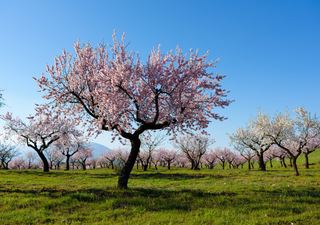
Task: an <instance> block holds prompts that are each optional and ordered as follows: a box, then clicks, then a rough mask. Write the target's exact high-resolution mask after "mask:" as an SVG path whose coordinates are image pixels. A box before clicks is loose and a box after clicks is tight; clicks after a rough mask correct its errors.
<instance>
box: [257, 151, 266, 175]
mask: <svg viewBox="0 0 320 225" xmlns="http://www.w3.org/2000/svg"><path fill="white" fill-rule="evenodd" d="M258 157H259V168H260V170H261V171H266V164H264V161H263V153H260V155H258Z"/></svg>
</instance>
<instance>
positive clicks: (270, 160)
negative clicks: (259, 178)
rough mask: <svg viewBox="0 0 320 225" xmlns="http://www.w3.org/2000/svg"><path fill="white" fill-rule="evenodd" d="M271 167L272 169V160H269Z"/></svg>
mask: <svg viewBox="0 0 320 225" xmlns="http://www.w3.org/2000/svg"><path fill="white" fill-rule="evenodd" d="M269 162H270V167H271V168H272V159H269Z"/></svg>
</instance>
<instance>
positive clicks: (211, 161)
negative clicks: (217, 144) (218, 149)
mask: <svg viewBox="0 0 320 225" xmlns="http://www.w3.org/2000/svg"><path fill="white" fill-rule="evenodd" d="M203 157H204V160H205V164H206V165H207V166H208V167H209V169H213V167H214V166H215V164H216V162H217V160H218V158H217V155H216V153H215V152H214V151H213V150H212V149H211V150H210V151H209V152H206V153H205V154H204V155H203Z"/></svg>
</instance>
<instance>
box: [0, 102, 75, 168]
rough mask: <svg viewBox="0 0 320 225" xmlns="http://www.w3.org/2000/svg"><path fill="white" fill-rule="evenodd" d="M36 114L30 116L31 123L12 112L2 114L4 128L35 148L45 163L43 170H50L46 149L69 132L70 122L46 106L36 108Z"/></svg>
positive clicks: (22, 142) (24, 143)
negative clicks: (13, 114)
mask: <svg viewBox="0 0 320 225" xmlns="http://www.w3.org/2000/svg"><path fill="white" fill-rule="evenodd" d="M36 111H37V113H36V116H30V117H28V120H29V124H26V123H25V122H23V121H22V120H21V119H20V118H19V117H16V118H13V117H12V113H7V114H6V115H2V116H1V117H0V118H1V119H2V120H4V121H6V123H7V124H6V125H5V126H4V130H5V131H6V132H7V134H8V135H15V136H17V137H18V139H17V140H18V142H19V143H21V144H23V145H27V146H28V147H31V148H33V149H34V150H35V151H36V152H37V153H38V155H39V157H40V158H41V160H42V163H43V172H49V164H48V160H47V158H46V157H45V155H44V150H45V149H47V148H48V147H49V146H50V145H51V144H52V143H54V142H55V141H57V140H58V139H59V138H60V136H62V135H64V134H66V133H68V127H69V124H70V123H71V122H69V123H67V119H66V118H65V117H61V116H59V114H58V113H55V112H52V111H49V110H48V109H46V108H42V107H38V108H36Z"/></svg>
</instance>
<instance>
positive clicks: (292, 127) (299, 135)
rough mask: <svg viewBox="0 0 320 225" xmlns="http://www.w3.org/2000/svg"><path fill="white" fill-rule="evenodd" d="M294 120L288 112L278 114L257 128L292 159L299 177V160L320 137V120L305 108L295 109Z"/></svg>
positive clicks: (263, 121) (262, 122)
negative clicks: (305, 150)
mask: <svg viewBox="0 0 320 225" xmlns="http://www.w3.org/2000/svg"><path fill="white" fill-rule="evenodd" d="M294 112H295V114H296V116H295V117H294V118H293V119H292V118H291V117H290V115H289V113H288V112H287V111H285V113H284V114H282V113H276V115H275V117H274V118H273V119H272V120H270V119H266V120H262V121H261V122H260V123H259V124H257V126H256V128H257V129H259V130H260V132H263V133H264V134H265V135H268V136H269V137H270V138H271V139H272V141H273V142H274V143H275V144H276V145H277V146H279V147H280V148H281V149H283V150H284V151H286V152H287V154H288V155H289V157H291V158H292V164H293V168H294V171H295V175H297V176H298V175H299V172H298V167H297V158H298V157H299V156H300V154H301V153H302V152H303V150H304V148H305V147H306V146H307V145H308V144H309V143H310V142H312V140H313V139H314V138H316V137H318V136H319V135H320V121H319V118H318V117H317V116H316V115H314V116H312V115H311V114H310V113H309V112H308V111H307V110H306V109H305V108H304V107H298V108H296V109H294Z"/></svg>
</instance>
